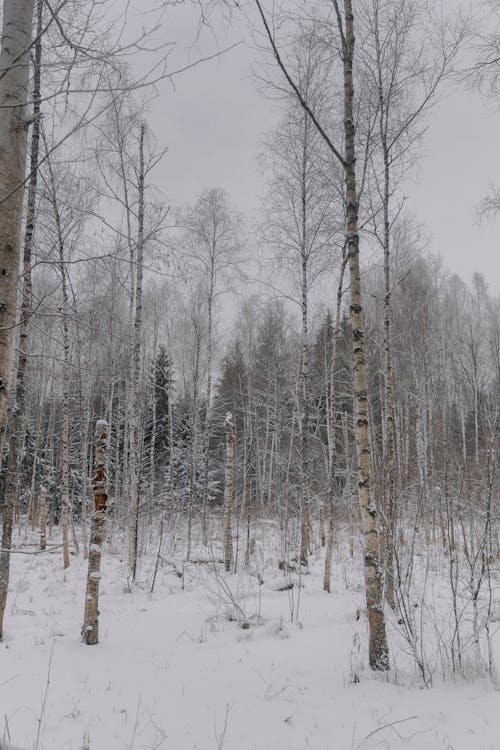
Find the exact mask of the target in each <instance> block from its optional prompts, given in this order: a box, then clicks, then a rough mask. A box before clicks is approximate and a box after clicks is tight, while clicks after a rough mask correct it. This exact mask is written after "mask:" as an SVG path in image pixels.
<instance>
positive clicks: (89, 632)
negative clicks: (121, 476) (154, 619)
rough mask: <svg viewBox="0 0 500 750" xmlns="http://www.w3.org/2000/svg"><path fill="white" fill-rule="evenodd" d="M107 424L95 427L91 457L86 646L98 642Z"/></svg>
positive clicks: (99, 423) (105, 501)
mask: <svg viewBox="0 0 500 750" xmlns="http://www.w3.org/2000/svg"><path fill="white" fill-rule="evenodd" d="M107 451H108V423H107V422H106V421H105V420H104V419H100V420H98V422H97V424H96V446H95V458H94V477H93V486H94V506H95V507H94V514H93V516H92V523H91V529H90V546H89V566H88V575H87V591H86V595H85V609H84V615H83V625H82V640H84V641H85V643H86V644H87V646H93V645H95V644H96V643H98V642H99V581H100V579H101V552H102V544H103V541H104V522H105V520H106V509H107V502H108V485H107V471H106V461H107Z"/></svg>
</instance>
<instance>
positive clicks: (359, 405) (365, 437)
mask: <svg viewBox="0 0 500 750" xmlns="http://www.w3.org/2000/svg"><path fill="white" fill-rule="evenodd" d="M255 4H256V6H257V9H258V11H259V14H260V17H261V20H262V23H263V26H264V29H265V31H266V34H267V37H268V39H269V42H270V44H271V47H272V50H273V54H274V57H275V59H276V62H277V63H278V65H279V67H280V69H281V70H282V72H283V74H284V76H285V78H286V80H287V83H288V85H289V86H290V87H291V89H292V90H293V91H294V92H295V94H296V96H297V98H298V100H299V102H300V104H301V106H302V107H303V108H304V110H305V111H306V112H307V113H308V114H309V116H310V117H311V119H312V120H313V122H314V123H315V125H316V127H317V128H318V130H319V132H320V133H321V135H322V137H323V138H324V140H325V142H326V143H327V145H328V147H329V148H330V150H331V151H332V153H333V155H334V156H335V158H336V159H338V160H339V161H340V163H341V165H342V167H343V170H344V176H345V200H346V244H347V251H348V257H349V275H350V284H351V306H350V312H351V326H352V342H353V377H354V403H355V413H356V447H357V457H358V498H359V507H360V513H361V528H362V532H363V537H364V547H365V557H364V572H365V589H366V603H367V608H368V624H369V634H370V641H369V661H370V667H371V668H372V669H375V670H387V669H388V668H389V649H388V645H387V637H386V631H385V618H384V608H383V584H382V568H381V565H380V559H379V534H378V528H377V509H376V504H375V502H374V498H373V497H372V491H373V488H372V466H371V447H370V429H369V427H370V425H369V412H368V393H367V379H366V362H365V347H364V329H363V307H362V297H361V273H360V260H359V203H358V192H357V183H356V126H355V116H354V74H353V71H354V68H353V64H354V41H355V39H354V13H353V6H352V0H344V9H343V13H342V12H341V9H340V5H339V3H338V2H337V0H333V4H334V11H335V16H336V21H337V30H338V35H339V37H340V52H341V61H342V69H343V76H342V79H343V87H344V103H343V114H344V118H343V119H344V154H343V155H342V154H341V152H340V150H338V149H337V147H336V146H335V145H334V143H333V142H332V141H331V139H330V137H329V136H328V134H327V133H326V132H325V129H324V128H323V127H322V125H321V123H320V122H319V121H318V120H317V118H316V116H315V113H314V112H313V111H312V109H311V106H310V105H309V103H308V102H307V100H306V98H305V97H304V95H303V93H302V92H301V91H300V89H299V87H298V86H297V84H296V83H295V81H294V80H293V79H292V78H291V76H290V73H289V72H288V69H287V67H286V65H285V63H284V62H283V59H282V57H281V55H280V52H279V50H278V47H277V44H276V41H275V38H274V36H273V33H272V31H271V28H270V26H269V24H268V21H267V18H266V16H265V14H264V11H263V8H262V5H261V3H260V0H255Z"/></svg>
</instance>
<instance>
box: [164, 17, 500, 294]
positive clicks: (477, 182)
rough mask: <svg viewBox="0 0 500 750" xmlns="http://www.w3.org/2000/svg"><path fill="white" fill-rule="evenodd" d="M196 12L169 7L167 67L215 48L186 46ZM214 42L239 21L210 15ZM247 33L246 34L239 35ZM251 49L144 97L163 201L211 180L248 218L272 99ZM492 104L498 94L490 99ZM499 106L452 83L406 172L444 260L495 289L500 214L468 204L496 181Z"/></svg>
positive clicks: (410, 205)
mask: <svg viewBox="0 0 500 750" xmlns="http://www.w3.org/2000/svg"><path fill="white" fill-rule="evenodd" d="M196 21H197V16H196V15H195V13H194V12H193V10H192V9H191V10H186V8H184V7H179V8H174V9H171V10H169V14H168V29H169V35H170V39H172V40H175V41H176V43H177V51H176V52H175V53H174V56H173V57H172V66H173V67H174V68H175V67H177V66H178V65H180V64H182V62H185V61H186V59H187V56H190V59H191V60H194V59H196V57H197V56H198V55H199V54H205V53H207V52H208V51H209V50H213V49H214V41H213V38H212V37H211V35H210V34H205V37H204V41H203V42H202V44H201V46H200V47H199V48H196V47H193V48H191V49H190V51H189V52H188V51H187V47H188V45H189V44H190V42H192V40H193V37H194V34H195V28H196ZM215 31H216V38H217V41H216V43H217V44H218V46H219V47H220V48H223V47H225V46H227V45H229V44H231V43H233V42H235V41H237V40H239V39H241V38H242V37H243V35H244V30H243V25H242V24H238V23H236V24H233V25H231V26H229V24H227V23H224V22H222V21H220V20H219V21H217V20H216V21H215ZM247 41H248V35H247ZM257 55H258V53H257V52H256V51H255V50H254V49H252V45H251V43H247V44H241V45H240V46H238V47H237V48H236V49H233V50H232V51H230V52H228V53H227V54H225V55H223V56H221V57H220V58H218V59H217V60H214V61H211V62H208V63H204V64H203V65H201V66H199V67H197V68H195V69H193V70H190V71H188V72H186V73H183V74H182V76H179V77H178V78H177V79H176V83H175V90H174V89H173V88H172V87H170V86H168V85H162V87H161V89H160V93H159V96H158V97H157V99H156V100H155V101H154V103H153V104H152V110H151V115H152V116H151V119H152V126H153V128H154V130H155V133H156V135H157V138H158V139H159V141H160V143H161V144H162V145H165V146H168V149H169V151H168V154H167V156H166V158H165V160H164V163H163V165H162V167H161V168H160V171H159V172H158V173H157V174H156V181H157V182H159V183H160V187H161V188H162V189H163V190H164V191H165V193H166V195H167V197H168V199H169V200H170V201H171V203H172V204H174V205H178V204H181V203H187V202H194V200H195V199H196V197H197V196H198V195H199V193H200V192H201V190H202V189H203V188H205V187H212V186H220V187H223V188H225V189H226V190H227V192H228V193H229V195H230V197H231V199H232V200H233V202H234V203H235V204H236V206H237V207H238V208H239V210H240V211H242V212H243V213H244V214H245V215H246V216H248V217H249V219H251V218H252V215H255V212H256V211H257V210H258V205H259V199H260V196H261V195H262V193H263V180H262V175H261V174H260V172H259V166H258V163H257V154H258V152H259V148H260V144H261V142H262V138H263V136H264V134H265V133H266V132H267V131H269V129H270V128H271V127H272V126H273V122H275V120H276V108H275V104H273V102H272V101H271V100H269V99H266V98H265V97H264V96H263V95H262V94H261V93H259V91H258V87H257V85H256V82H255V79H254V77H253V75H252V64H253V63H254V62H255V60H256V56H257ZM499 104H500V103H499ZM499 132H500V111H499V110H496V109H495V108H494V106H493V105H492V103H491V102H488V101H485V100H484V99H482V98H481V97H480V96H479V95H477V94H473V93H470V92H467V91H464V90H462V91H456V92H454V93H452V94H450V95H448V96H447V98H446V99H445V100H444V101H442V102H440V103H439V104H438V105H437V106H436V107H435V109H434V111H433V114H432V116H431V119H430V123H429V129H428V132H427V134H426V136H425V140H424V144H423V153H422V158H421V160H420V164H419V167H418V169H417V170H415V171H414V172H413V173H412V174H411V175H409V181H408V185H407V186H406V189H405V192H406V194H407V195H408V202H407V209H408V210H409V211H410V212H412V213H414V214H415V215H416V217H417V219H418V220H419V221H420V222H422V223H423V224H424V225H425V227H426V230H427V231H428V233H429V234H430V235H431V238H432V245H431V250H432V251H433V252H434V253H439V254H440V255H441V256H442V257H443V259H444V265H445V267H446V268H448V269H449V270H450V271H453V272H456V273H458V274H459V275H460V276H461V277H462V278H463V279H464V280H466V281H470V279H471V276H472V274H473V273H474V271H479V272H481V273H483V274H484V276H485V278H486V280H487V282H488V284H489V287H490V290H491V291H492V292H495V293H500V241H499V239H500V218H499V219H498V220H494V219H493V220H492V219H489V220H487V221H486V222H483V223H482V224H481V225H479V224H478V222H477V220H476V211H475V207H476V206H477V204H478V202H479V201H480V200H481V198H482V197H483V196H484V195H485V194H486V192H487V191H488V187H489V185H490V184H492V183H494V182H496V183H497V184H499V185H500V143H499V141H500V137H499V135H498V134H499Z"/></svg>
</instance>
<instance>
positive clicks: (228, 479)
mask: <svg viewBox="0 0 500 750" xmlns="http://www.w3.org/2000/svg"><path fill="white" fill-rule="evenodd" d="M224 424H225V428H226V472H225V481H224V511H223V522H224V566H225V568H226V570H227V571H229V569H230V567H231V562H232V560H233V534H232V526H231V520H232V515H233V504H234V423H233V415H232V414H231V412H230V411H228V412H227V414H226V419H225V422H224Z"/></svg>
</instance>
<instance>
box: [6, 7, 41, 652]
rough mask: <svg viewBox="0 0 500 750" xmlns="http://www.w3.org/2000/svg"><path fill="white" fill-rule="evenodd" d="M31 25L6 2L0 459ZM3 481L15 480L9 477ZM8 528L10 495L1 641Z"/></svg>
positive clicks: (29, 17) (9, 510)
mask: <svg viewBox="0 0 500 750" xmlns="http://www.w3.org/2000/svg"><path fill="white" fill-rule="evenodd" d="M32 23H33V0H19V1H18V0H5V2H4V3H3V17H2V39H1V42H0V45H1V47H0V107H1V112H2V116H1V117H0V207H1V212H2V221H0V454H1V453H2V452H3V445H4V440H5V427H6V419H7V402H8V389H9V381H10V379H11V368H12V353H13V341H14V326H15V322H16V301H17V290H18V281H19V261H20V255H21V236H20V234H21V220H22V207H23V185H24V177H25V166H26V143H27V131H28V124H29V123H28V116H27V103H28V98H29V86H28V83H29V65H30V47H31V32H32ZM8 481H9V482H12V481H15V480H14V479H13V477H11V476H10V475H9V477H8ZM12 522H13V497H12V495H11V496H10V498H8V500H7V502H6V503H5V504H4V509H3V513H2V552H1V553H0V640H1V639H2V637H3V618H4V613H5V605H6V601H7V592H8V588H9V573H10V546H11V540H12Z"/></svg>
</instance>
